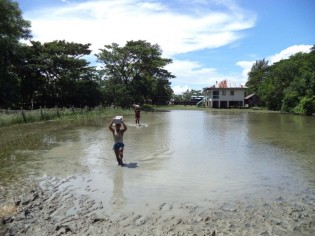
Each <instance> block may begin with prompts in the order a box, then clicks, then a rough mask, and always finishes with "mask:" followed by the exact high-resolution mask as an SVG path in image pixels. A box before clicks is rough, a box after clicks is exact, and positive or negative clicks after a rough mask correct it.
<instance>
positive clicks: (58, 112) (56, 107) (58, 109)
mask: <svg viewBox="0 0 315 236" xmlns="http://www.w3.org/2000/svg"><path fill="white" fill-rule="evenodd" d="M56 109H57V116H58V118H60V114H59V108H58V106H56Z"/></svg>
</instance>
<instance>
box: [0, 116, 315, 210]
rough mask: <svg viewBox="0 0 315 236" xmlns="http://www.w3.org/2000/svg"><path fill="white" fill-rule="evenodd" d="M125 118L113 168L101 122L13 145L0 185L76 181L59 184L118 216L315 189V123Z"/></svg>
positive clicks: (231, 118) (254, 118)
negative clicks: (149, 207)
mask: <svg viewBox="0 0 315 236" xmlns="http://www.w3.org/2000/svg"><path fill="white" fill-rule="evenodd" d="M141 121H142V122H143V124H144V126H140V127H137V126H135V125H134V121H133V118H132V117H129V118H128V117H126V123H127V125H128V131H127V132H126V134H125V137H124V141H125V145H126V146H125V152H124V159H125V163H126V166H125V167H119V166H117V162H116V161H115V155H114V152H113V150H112V144H113V138H112V134H111V132H109V131H108V128H107V122H108V121H106V122H105V123H104V122H98V123H96V124H95V123H94V124H93V125H90V124H89V123H86V124H85V125H84V126H77V127H76V128H73V129H70V130H64V131H58V132H57V131H56V132H52V133H45V131H44V130H43V134H42V136H41V137H42V138H41V142H42V143H44V144H45V145H46V146H45V147H46V148H43V147H42V146H41V148H40V149H36V148H32V149H29V150H28V149H27V148H25V146H23V145H22V146H21V147H22V148H19V147H20V146H19V145H18V144H17V146H16V148H15V149H16V150H15V151H14V152H11V153H8V155H6V156H4V157H2V158H1V160H0V164H1V166H0V185H9V184H10V182H12V181H18V180H19V179H21V178H26V177H27V178H29V177H31V178H37V177H42V176H55V177H58V178H67V177H69V176H77V178H74V179H73V180H70V182H68V183H65V186H64V187H65V188H71V189H72V191H73V192H76V193H77V194H79V193H80V194H86V195H89V196H90V197H91V198H94V199H96V200H99V201H102V203H103V205H105V207H107V208H108V209H112V210H113V211H117V210H119V209H124V208H128V207H138V206H145V205H146V204H147V203H158V202H166V201H176V200H177V201H190V202H197V201H198V202H199V201H204V200H205V201H217V200H218V199H220V200H221V199H234V200H237V199H244V198H253V199H255V198H268V197H270V198H272V197H274V196H279V195H283V194H285V195H292V197H294V196H295V195H294V193H298V192H302V191H307V189H311V190H314V189H315V174H314V173H315V147H314V145H313V140H314V138H315V129H314V125H315V119H314V117H303V116H291V115H283V114H277V113H247V112H246V111H233V110H231V111H212V112H206V111H171V112H163V113H144V114H143V115H142V120H141Z"/></svg>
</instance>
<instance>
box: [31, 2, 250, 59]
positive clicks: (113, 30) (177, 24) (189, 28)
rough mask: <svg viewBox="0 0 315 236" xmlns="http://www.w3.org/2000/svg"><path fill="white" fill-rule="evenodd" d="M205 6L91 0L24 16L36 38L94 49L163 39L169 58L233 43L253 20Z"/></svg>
mask: <svg viewBox="0 0 315 236" xmlns="http://www.w3.org/2000/svg"><path fill="white" fill-rule="evenodd" d="M63 1H65V0H63ZM209 2H211V1H209ZM213 2H214V3H216V2H217V1H213ZM213 2H212V4H213ZM182 3H183V2H182ZM204 6H205V5H204ZM206 9H207V8H205V9H204V10H203V11H202V12H199V13H198V14H191V12H193V9H191V11H190V13H188V12H185V13H184V12H179V11H178V10H177V9H173V8H171V7H170V6H168V5H165V4H162V3H160V2H158V1H146V2H145V1H136V0H107V1H100V0H92V1H87V2H83V3H76V4H74V3H72V4H71V5H64V6H62V7H58V8H48V9H36V11H34V12H26V13H25V16H26V18H27V19H29V20H31V22H32V32H33V34H34V40H39V41H42V42H47V41H53V40H56V39H60V40H62V39H65V40H67V41H74V42H80V43H91V44H92V49H93V50H94V51H95V52H96V51H97V50H98V49H99V48H103V46H104V45H105V44H111V43H112V42H115V43H118V44H122V45H123V44H125V42H126V41H128V40H138V39H141V40H147V41H149V42H151V43H154V44H155V43H157V44H159V45H160V46H161V48H162V49H163V52H164V54H165V56H168V57H171V56H173V55H175V54H178V53H186V52H191V51H195V50H201V49H205V48H216V47H221V46H224V45H227V44H230V43H232V42H234V41H236V40H237V39H239V38H240V37H241V34H240V33H239V32H240V31H241V30H244V29H248V28H251V27H253V25H254V21H255V18H254V17H253V16H248V17H246V16H244V15H242V14H241V11H240V10H239V9H236V10H235V8H233V11H232V9H229V8H227V7H225V8H224V11H222V10H221V11H213V10H211V9H208V10H206Z"/></svg>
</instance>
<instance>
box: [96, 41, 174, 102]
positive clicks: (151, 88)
mask: <svg viewBox="0 0 315 236" xmlns="http://www.w3.org/2000/svg"><path fill="white" fill-rule="evenodd" d="M96 56H97V58H98V61H99V62H101V63H103V65H104V67H103V70H102V71H103V75H104V78H105V79H106V85H107V86H109V87H111V88H112V90H111V91H107V92H106V93H107V94H108V93H111V96H107V97H108V98H109V97H111V102H112V103H115V104H116V103H121V104H123V105H127V104H130V103H132V102H135V103H143V102H144V101H148V100H150V101H152V102H153V103H155V104H156V103H163V104H164V103H165V102H166V101H169V100H170V98H171V95H172V92H173V91H172V89H171V87H170V82H169V79H171V78H174V76H173V75H172V74H171V73H170V72H168V71H167V70H165V69H163V68H164V67H165V66H166V65H167V64H169V63H172V60H171V59H167V58H162V50H161V49H160V47H159V46H158V45H157V44H155V45H152V44H150V43H149V42H146V41H143V40H138V41H128V42H127V43H126V45H125V46H123V47H120V46H119V45H118V44H116V43H113V44H111V45H105V47H104V49H101V50H100V53H99V54H97V55H96ZM122 98H123V99H124V101H121V99H122Z"/></svg>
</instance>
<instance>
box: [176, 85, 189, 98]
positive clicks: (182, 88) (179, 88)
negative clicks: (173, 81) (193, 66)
mask: <svg viewBox="0 0 315 236" xmlns="http://www.w3.org/2000/svg"><path fill="white" fill-rule="evenodd" d="M172 89H173V91H174V94H177V95H178V94H183V93H184V92H186V91H187V90H191V88H190V87H189V86H188V85H187V84H186V85H176V86H174V87H173V88H172Z"/></svg>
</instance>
